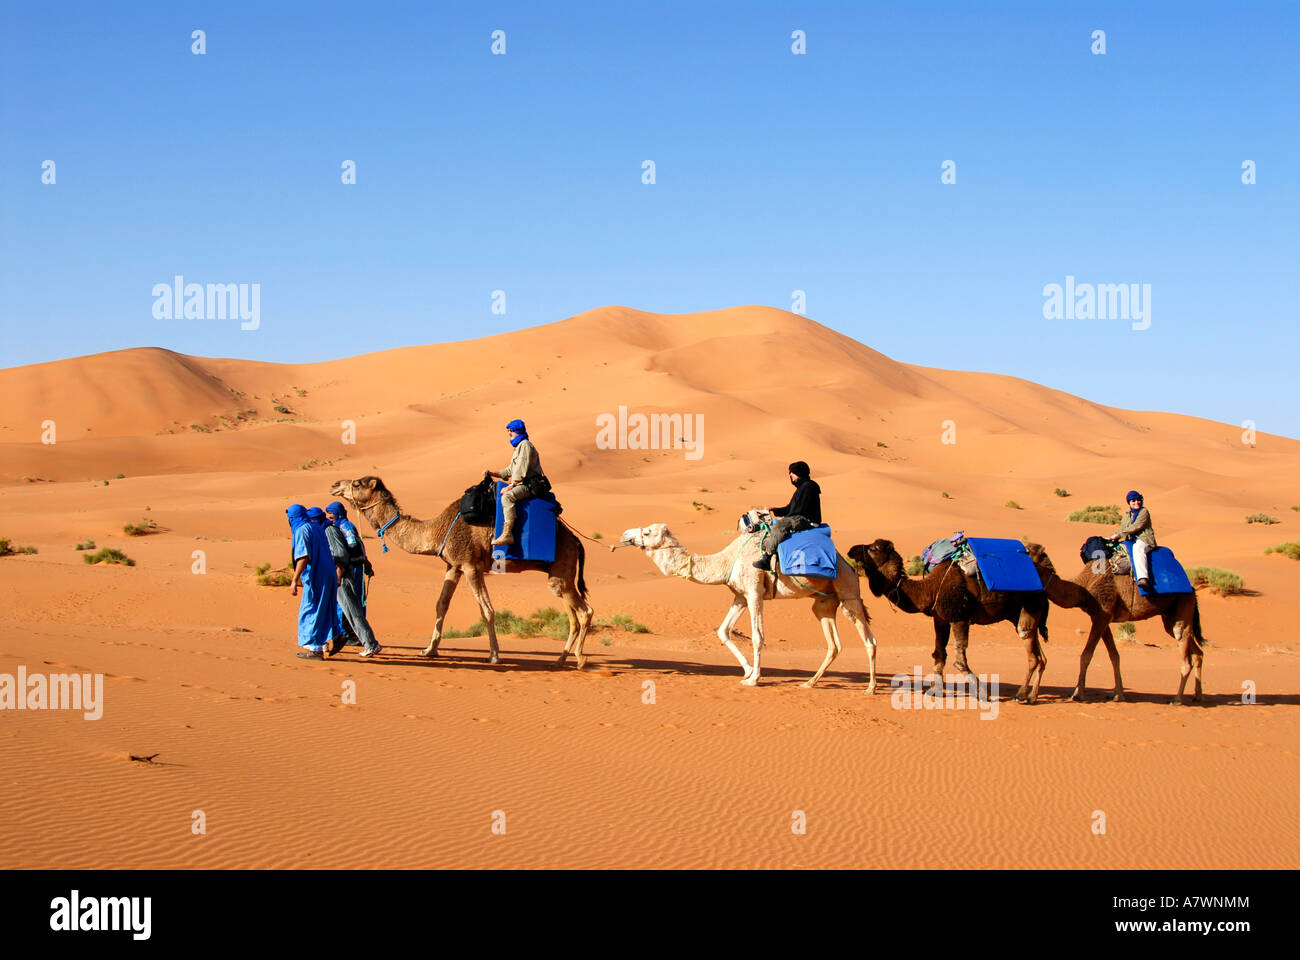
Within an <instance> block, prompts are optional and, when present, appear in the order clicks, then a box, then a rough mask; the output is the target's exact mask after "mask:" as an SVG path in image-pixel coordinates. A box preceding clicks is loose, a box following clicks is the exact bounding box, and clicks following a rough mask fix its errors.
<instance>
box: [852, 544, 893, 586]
mask: <svg viewBox="0 0 1300 960" xmlns="http://www.w3.org/2000/svg"><path fill="white" fill-rule="evenodd" d="M849 562H850V563H852V564H853V567H854V569H855V570H857V571H858V572H859V573H870V572H872V571H873V570H878V571H879V572H881V573H883V574H884V575H885V576H886V577H889V578H890V579H894V577H896V576H897V575H898V574H901V573H902V572H903V558H902V557H901V556H899V554H898V551H897V550H895V549H894V542H893V541H892V540H873V541H871V543H865V544H864V543H859V544H857V545H856V546H853V547H850V548H849Z"/></svg>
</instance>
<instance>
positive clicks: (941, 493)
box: [939, 490, 952, 500]
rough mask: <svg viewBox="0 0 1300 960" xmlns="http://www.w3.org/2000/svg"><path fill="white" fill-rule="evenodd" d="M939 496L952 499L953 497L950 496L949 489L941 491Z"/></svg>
mask: <svg viewBox="0 0 1300 960" xmlns="http://www.w3.org/2000/svg"><path fill="white" fill-rule="evenodd" d="M939 496H941V497H943V498H944V499H945V500H951V499H952V497H950V496H948V491H947V490H944V491H942V492H940V494H939Z"/></svg>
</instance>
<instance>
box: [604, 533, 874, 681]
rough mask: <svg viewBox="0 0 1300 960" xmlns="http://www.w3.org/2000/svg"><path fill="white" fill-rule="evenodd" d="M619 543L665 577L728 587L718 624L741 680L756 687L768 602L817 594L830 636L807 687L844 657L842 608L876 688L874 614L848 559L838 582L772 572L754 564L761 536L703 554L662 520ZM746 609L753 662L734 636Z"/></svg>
mask: <svg viewBox="0 0 1300 960" xmlns="http://www.w3.org/2000/svg"><path fill="white" fill-rule="evenodd" d="M619 545H620V546H635V547H640V548H641V550H642V551H643V552H644V553H645V555H646V556H647V557H649V558H650V562H651V563H653V564H654V565H655V566H656V567H658V568H659V570H660V572H661V573H663V574H665V575H669V576H678V577H681V578H683V579H685V580H689V581H691V582H692V583H707V584H725V585H726V587H727V588H728V589H729V590H730V591H731V593H732V595H733V599H732V601H731V608H730V609H729V610H728V611H727V615H726V616H725V617H723V618H722V623H721V624H720V625H719V626H718V630H717V633H718V639H719V640H721V641H722V644H723V646H725V647H726V648H727V649H728V650H730V651H731V653H732V655H733V656H734V657H735V658H736V660H737V661H738V662H739V663H740V666H741V669H742V670H743V671H744V675H743V676H742V678H741V681H740V682H741V683H742V684H743V685H744V686H747V687H753V686H757V685H758V681H759V678H760V676H761V673H762V665H761V662H760V658H761V654H762V649H763V641H764V632H763V601H764V600H765V599H766V600H787V599H794V598H797V597H812V598H813V604H812V609H813V614H814V615H815V616H816V617H817V619H818V620H819V621H820V622H821V626H822V633H823V634H824V635H825V637H826V657H825V659H824V660H822V665H821V666H820V667H818V668H817V672H816V673H815V674H814V675H813V676H812V677H811V679H809V680H806V681H804V683H803V686H805V687H812V686H815V685H816V683H817V681H818V680H820V679H821V677H822V674H823V673H825V672H826V668H827V667H829V666H830V665H831V662H832V661H833V660H834V659H835V658H836V657H837V656H838V655H839V653H840V650H841V647H840V636H839V631H837V630H836V629H835V612H836V610H837V609H839V608H840V607H843V608H844V615H845V616H846V617H848V618H849V622H851V623H852V624H853V625H854V627H856V628H857V631H858V636H860V637H861V638H862V643H863V645H864V646H865V647H866V648H867V660H868V661H869V663H870V666H871V682H870V684H869V685H868V686H867V693H873V692H875V689H876V637H875V635H874V634H873V633H872V632H871V617H870V615H868V613H867V608H866V606H865V605H864V604H863V603H862V594H861V590H860V589H859V586H858V578H857V575H856V574H855V573H854V572H853V568H852V567H850V566H849V565H848V563H846V562H845V561H844V558H843V557H841V558H840V560H839V576H837V577H836V579H834V580H828V579H822V578H817V577H794V576H789V575H786V574H781V575H773V574H771V573H768V572H767V571H764V570H759V569H757V568H755V567H754V566H753V563H754V561H755V560H757V559H758V557H759V553H760V552H761V551H760V547H759V538H758V536H757V535H756V534H753V533H749V534H742V535H741V536H739V537H737V538H736V539H735V540H733V541H732V542H731V543H730V544H728V545H727V546H726V547H725V548H723V549H722V550H721V551H720V552H718V553H711V554H704V555H701V554H694V553H691V552H690V551H689V550H687V549H686V548H685V547H683V546H682V545H681V543H680V542H679V541H678V540H677V538H676V537H674V536H673V535H672V533H671V532H670V531H669V530H668V527H667V526H666V525H664V524H662V523H652V524H650V526H648V527H640V528H636V527H633V528H632V529H630V530H625V531H624V532H623V536H622V539H621V542H620V544H619ZM610 549H615V548H613V547H611V548H610ZM746 608H748V610H749V622H750V624H751V625H752V627H753V631H754V637H753V645H754V662H753V664H752V665H751V664H750V663H749V662H748V661H747V660H746V659H745V655H744V654H743V653H741V652H740V649H739V648H738V647H737V646H736V644H735V642H734V641H733V640H732V639H731V628H732V627H733V626H734V625H735V623H736V621H737V620H739V619H740V615H741V614H742V613H744V612H745V610H746Z"/></svg>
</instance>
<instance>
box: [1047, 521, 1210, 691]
mask: <svg viewBox="0 0 1300 960" xmlns="http://www.w3.org/2000/svg"><path fill="white" fill-rule="evenodd" d="M1025 549H1026V550H1028V551H1029V556H1030V557H1032V558H1033V560H1034V565H1035V566H1037V567H1038V573H1039V576H1040V577H1042V580H1043V587H1044V589H1045V590H1046V591H1047V595H1048V597H1049V598H1050V599H1051V600H1052V602H1053V603H1055V604H1057V605H1058V606H1062V607H1078V608H1080V609H1082V610H1083V611H1084V612H1085V613H1087V614H1088V616H1089V617H1090V618H1091V620H1092V629H1091V630H1090V631H1089V633H1088V642H1087V643H1086V644H1085V645H1084V647H1083V652H1082V653H1081V654H1080V655H1079V681H1078V683H1077V684H1076V685H1075V687H1074V693H1072V694H1071V695H1070V698H1071V699H1072V700H1082V699H1083V695H1084V690H1085V688H1086V685H1087V683H1086V681H1087V675H1088V664H1089V663H1091V662H1092V655H1093V652H1094V651H1095V650H1096V649H1097V641H1098V640H1103V641H1105V643H1106V652H1107V653H1109V654H1110V662H1111V666H1112V667H1114V669H1115V689H1114V691H1112V693H1111V697H1112V699H1115V700H1123V699H1124V684H1123V681H1122V680H1121V679H1120V675H1119V650H1118V649H1117V648H1116V646H1115V638H1114V636H1112V634H1111V631H1110V625H1111V624H1112V623H1125V622H1133V621H1137V620H1149V619H1151V618H1152V617H1155V616H1159V617H1160V618H1161V620H1162V621H1163V622H1164V626H1165V631H1166V632H1167V633H1168V634H1169V635H1170V636H1171V637H1173V638H1174V641H1175V642H1176V643H1178V645H1179V655H1180V656H1181V658H1182V662H1181V677H1180V679H1179V681H1178V693H1177V694H1175V696H1174V699H1173V700H1171V701H1170V702H1171V703H1174V704H1182V703H1183V702H1184V700H1183V696H1184V691H1185V690H1186V688H1187V677H1188V675H1189V674H1190V673H1191V672H1192V670H1193V669H1195V671H1196V693H1195V695H1194V696H1193V697H1192V700H1193V701H1195V702H1197V703H1200V702H1201V701H1202V700H1203V699H1204V697H1203V696H1202V691H1201V668H1202V665H1203V663H1204V661H1205V647H1204V644H1205V637H1204V635H1203V634H1202V633H1201V611H1200V606H1199V605H1198V604H1197V601H1196V594H1195V593H1169V594H1164V595H1159V594H1157V595H1156V596H1154V597H1144V596H1142V594H1141V593H1140V592H1139V591H1138V588H1137V581H1135V580H1134V579H1133V577H1132V575H1131V574H1118V575H1117V574H1114V573H1111V572H1110V567H1109V566H1108V565H1107V564H1106V563H1105V561H1098V562H1097V563H1095V564H1093V563H1090V564H1085V565H1084V567H1083V569H1082V570H1080V571H1079V572H1078V573H1077V574H1075V576H1074V579H1073V580H1065V579H1062V578H1061V577H1060V576H1059V575H1058V574H1057V572H1056V568H1055V567H1054V566H1053V565H1052V561H1051V559H1050V558H1049V557H1048V556H1047V551H1046V550H1044V549H1043V548H1042V547H1041V546H1040V545H1039V544H1036V543H1030V544H1026V546H1025Z"/></svg>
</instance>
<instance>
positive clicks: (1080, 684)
mask: <svg viewBox="0 0 1300 960" xmlns="http://www.w3.org/2000/svg"><path fill="white" fill-rule="evenodd" d="M1103 629H1104V630H1105V631H1106V632H1107V633H1109V632H1110V627H1103V626H1102V625H1101V624H1099V623H1094V624H1093V625H1092V629H1091V630H1089V631H1088V642H1087V643H1085V644H1084V645H1083V650H1082V651H1080V653H1079V679H1078V681H1077V682H1076V683H1075V685H1074V692H1073V693H1072V694H1070V699H1071V700H1083V694H1084V691H1085V689H1086V687H1087V684H1088V664H1090V663H1092V655H1093V653H1094V651H1096V649H1097V641H1098V640H1100V639H1101V637H1102V630H1103ZM1106 646H1107V649H1109V650H1114V649H1115V641H1114V640H1110V641H1108V642H1107V644H1106ZM1111 662H1113V663H1114V664H1115V676H1116V677H1118V676H1119V651H1115V652H1114V653H1112V654H1111Z"/></svg>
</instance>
